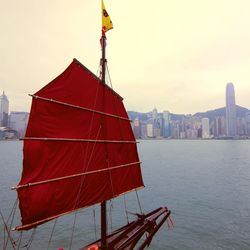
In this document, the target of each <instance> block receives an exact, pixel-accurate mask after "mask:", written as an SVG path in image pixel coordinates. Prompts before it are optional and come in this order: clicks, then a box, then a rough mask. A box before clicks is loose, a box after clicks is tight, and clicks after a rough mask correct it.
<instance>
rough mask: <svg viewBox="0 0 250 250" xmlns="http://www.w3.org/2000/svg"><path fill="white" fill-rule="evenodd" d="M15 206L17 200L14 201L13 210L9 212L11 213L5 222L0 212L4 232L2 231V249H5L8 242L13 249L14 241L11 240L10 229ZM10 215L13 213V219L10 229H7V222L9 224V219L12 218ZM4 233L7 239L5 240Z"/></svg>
mask: <svg viewBox="0 0 250 250" xmlns="http://www.w3.org/2000/svg"><path fill="white" fill-rule="evenodd" d="M16 206H17V200H16V202H15V203H14V205H13V208H12V210H11V213H10V215H9V217H8V219H7V221H5V220H4V216H3V213H2V212H1V210H0V215H1V219H2V221H3V225H4V230H3V231H4V243H3V249H7V246H8V242H9V240H10V242H11V245H12V247H13V249H15V241H14V239H13V238H12V236H11V234H10V230H11V227H12V223H13V219H14V214H15V211H16ZM12 213H13V217H12V220H11V225H10V227H8V222H9V219H10V218H11V216H12ZM5 231H6V232H7V239H5Z"/></svg>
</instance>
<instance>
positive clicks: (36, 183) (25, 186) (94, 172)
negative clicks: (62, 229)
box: [12, 162, 141, 190]
mask: <svg viewBox="0 0 250 250" xmlns="http://www.w3.org/2000/svg"><path fill="white" fill-rule="evenodd" d="M140 163H141V162H132V163H128V164H124V165H119V166H114V167H109V168H104V169H98V170H95V171H89V172H84V173H79V174H74V175H69V176H63V177H59V178H54V179H50V180H44V181H39V182H33V183H27V184H24V185H19V186H17V187H13V188H12V189H15V190H17V189H19V188H30V187H32V186H36V185H42V184H47V183H50V182H54V181H60V180H66V179H70V178H76V177H81V176H84V175H88V174H96V173H99V172H103V171H112V170H115V169H118V168H124V167H129V166H132V165H137V166H138V164H140Z"/></svg>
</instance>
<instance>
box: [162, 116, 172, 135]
mask: <svg viewBox="0 0 250 250" xmlns="http://www.w3.org/2000/svg"><path fill="white" fill-rule="evenodd" d="M169 136H170V113H169V111H163V137H166V138H167V137H169Z"/></svg>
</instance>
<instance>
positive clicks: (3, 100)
mask: <svg viewBox="0 0 250 250" xmlns="http://www.w3.org/2000/svg"><path fill="white" fill-rule="evenodd" d="M8 114H9V100H8V98H7V96H6V95H5V93H4V91H3V94H2V95H1V96H0V127H7V126H8Z"/></svg>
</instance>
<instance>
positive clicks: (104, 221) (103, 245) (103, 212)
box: [101, 30, 107, 250]
mask: <svg viewBox="0 0 250 250" xmlns="http://www.w3.org/2000/svg"><path fill="white" fill-rule="evenodd" d="M101 44H102V58H101V66H102V71H101V80H102V83H104V84H105V71H106V53H105V52H106V51H105V50H106V36H105V31H104V30H102V38H101ZM101 249H104V250H105V249H107V211H106V201H103V202H101Z"/></svg>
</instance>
